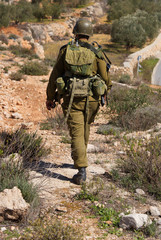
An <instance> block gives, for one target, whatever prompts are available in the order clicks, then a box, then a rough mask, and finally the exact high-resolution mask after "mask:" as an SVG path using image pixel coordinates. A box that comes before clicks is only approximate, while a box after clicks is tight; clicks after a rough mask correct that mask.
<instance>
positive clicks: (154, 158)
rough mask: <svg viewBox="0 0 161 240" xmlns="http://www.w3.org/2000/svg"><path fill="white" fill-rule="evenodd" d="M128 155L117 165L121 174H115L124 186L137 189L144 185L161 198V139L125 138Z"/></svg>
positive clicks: (147, 189)
mask: <svg viewBox="0 0 161 240" xmlns="http://www.w3.org/2000/svg"><path fill="white" fill-rule="evenodd" d="M125 144H126V146H127V148H126V154H127V157H122V158H121V159H120V160H119V161H118V163H117V167H118V168H119V169H120V170H121V172H122V174H121V175H119V176H118V175H116V171H113V173H115V175H114V176H117V177H115V180H116V181H119V182H120V183H121V184H122V185H123V186H124V187H127V188H129V189H131V190H132V189H136V188H137V187H140V186H142V187H143V188H145V189H146V191H148V192H149V193H150V194H152V195H155V196H156V198H157V199H161V185H160V182H161V140H160V139H159V138H157V137H155V138H151V139H150V140H147V141H145V140H144V141H143V140H135V139H126V138H125Z"/></svg>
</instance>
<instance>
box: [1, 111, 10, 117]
mask: <svg viewBox="0 0 161 240" xmlns="http://www.w3.org/2000/svg"><path fill="white" fill-rule="evenodd" d="M3 114H4V116H5V117H6V118H10V117H11V115H10V114H9V113H8V112H7V111H4V112H3Z"/></svg>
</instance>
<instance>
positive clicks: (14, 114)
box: [11, 112, 22, 119]
mask: <svg viewBox="0 0 161 240" xmlns="http://www.w3.org/2000/svg"><path fill="white" fill-rule="evenodd" d="M11 117H12V118H14V119H22V115H21V114H20V113H17V112H16V113H12V114H11Z"/></svg>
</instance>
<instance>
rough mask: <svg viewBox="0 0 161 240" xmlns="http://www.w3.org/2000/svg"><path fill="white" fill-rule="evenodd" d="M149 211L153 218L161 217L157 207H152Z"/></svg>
mask: <svg viewBox="0 0 161 240" xmlns="http://www.w3.org/2000/svg"><path fill="white" fill-rule="evenodd" d="M149 211H150V214H151V215H152V216H160V215H161V213H160V211H159V209H158V208H157V207H155V206H150V209H149Z"/></svg>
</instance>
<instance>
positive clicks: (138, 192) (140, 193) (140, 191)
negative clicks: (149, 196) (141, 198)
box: [135, 188, 145, 195]
mask: <svg viewBox="0 0 161 240" xmlns="http://www.w3.org/2000/svg"><path fill="white" fill-rule="evenodd" d="M135 191H136V193H137V194H139V195H145V192H144V191H143V190H142V189H140V188H137V189H136V190H135Z"/></svg>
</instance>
